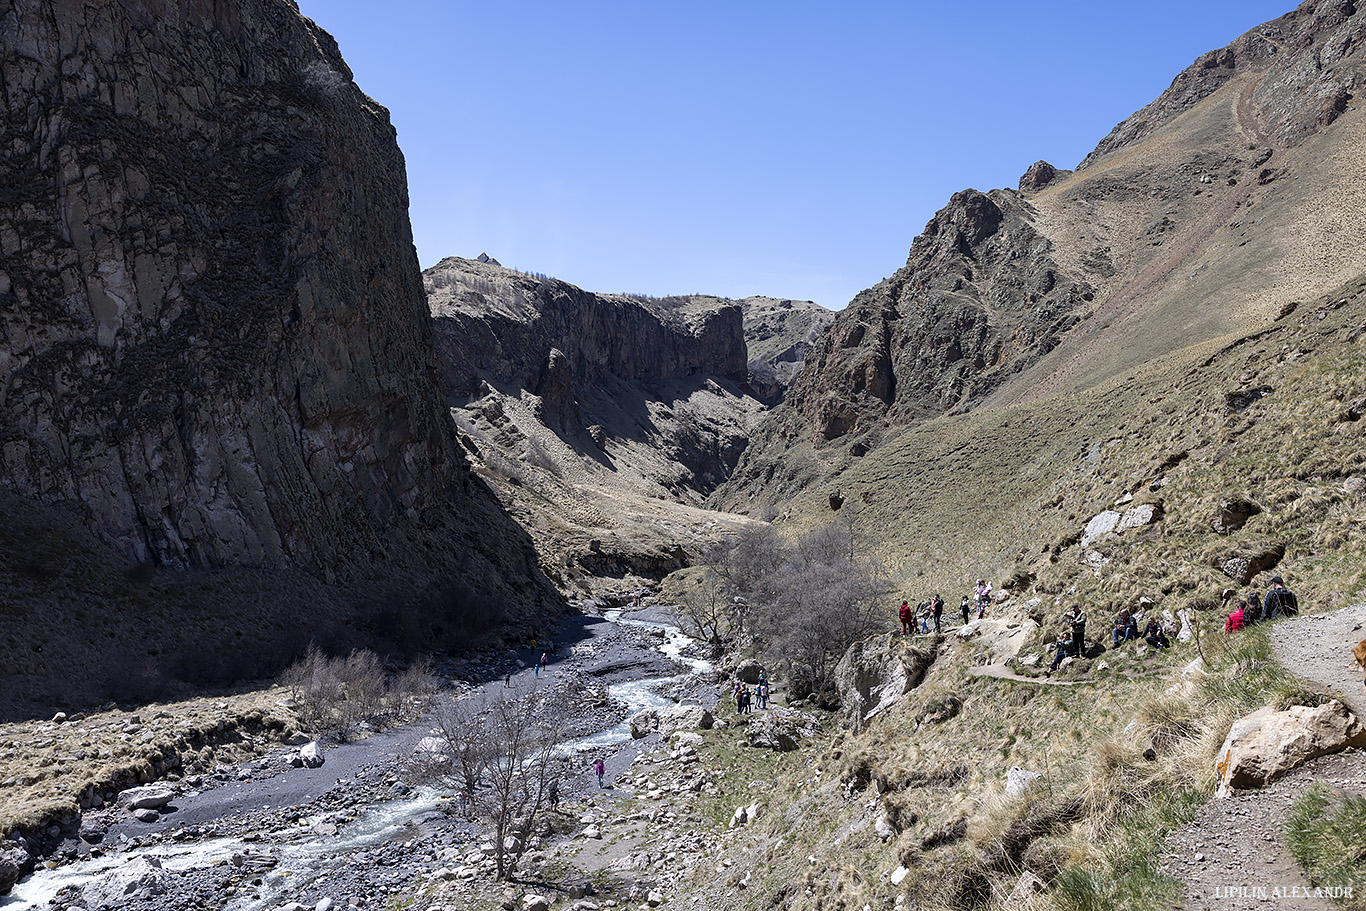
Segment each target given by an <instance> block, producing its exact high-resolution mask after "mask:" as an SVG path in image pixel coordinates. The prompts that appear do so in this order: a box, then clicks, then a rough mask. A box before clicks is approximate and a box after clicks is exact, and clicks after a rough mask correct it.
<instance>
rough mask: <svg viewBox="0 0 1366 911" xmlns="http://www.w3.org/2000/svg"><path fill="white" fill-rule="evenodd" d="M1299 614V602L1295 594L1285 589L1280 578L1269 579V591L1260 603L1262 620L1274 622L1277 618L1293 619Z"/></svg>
mask: <svg viewBox="0 0 1366 911" xmlns="http://www.w3.org/2000/svg"><path fill="white" fill-rule="evenodd" d="M1299 612H1300V602H1299V600H1298V599H1297V598H1296V597H1295V593H1294V592H1292V591H1291V590H1290V589H1288V588H1286V587H1285V580H1284V579H1282V578H1281V577H1280V576H1272V577H1271V590H1270V591H1268V592H1267V593H1266V598H1265V599H1263V601H1262V619H1263V620H1275V619H1277V618H1278V617H1293V616H1295V615H1296V614H1298V613H1299Z"/></svg>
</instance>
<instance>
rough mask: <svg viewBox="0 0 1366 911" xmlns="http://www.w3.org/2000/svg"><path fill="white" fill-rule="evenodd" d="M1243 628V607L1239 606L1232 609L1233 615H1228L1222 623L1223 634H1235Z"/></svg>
mask: <svg viewBox="0 0 1366 911" xmlns="http://www.w3.org/2000/svg"><path fill="white" fill-rule="evenodd" d="M1242 628H1243V606H1242V605H1241V604H1240V605H1238V606H1237V607H1235V608H1234V609H1233V613H1231V614H1229V615H1228V619H1227V620H1225V621H1224V632H1225V633H1236V632H1238V630H1240V629H1242Z"/></svg>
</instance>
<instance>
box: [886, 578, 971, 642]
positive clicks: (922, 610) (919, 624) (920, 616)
mask: <svg viewBox="0 0 1366 911" xmlns="http://www.w3.org/2000/svg"><path fill="white" fill-rule="evenodd" d="M990 604H991V583H990V582H988V581H987V580H986V579H978V580H977V588H976V590H975V591H974V592H973V593H972V594H970V595H964V596H963V600H962V602H961V603H960V604H959V605H958V612H959V613H960V614H962V615H963V625H964V626H967V624H968V623H970V622H972V614H973V611H974V609H975V610H976V613H977V619H978V620H982V619H984V618H985V617H986V615H987V607H988V606H990ZM896 615H897V619H898V620H900V621H901V635H903V636H913V635H915V634H916V633H922V634H925V633H929V632H930V626H931V625H933V626H934V632H936V633H939V632H940V631H941V627H940V622H941V620H942V618H943V616H944V599H943V598H941V597H939V594H938V592H936V593H935V594H933V595H930V597H928V598H926V599H925V600H924V601H921V602H920V603H919V604H918V605H916V606H915V607H911V605H910V602H909V601H902V602H901V607H899V608H898V609H897V612H896Z"/></svg>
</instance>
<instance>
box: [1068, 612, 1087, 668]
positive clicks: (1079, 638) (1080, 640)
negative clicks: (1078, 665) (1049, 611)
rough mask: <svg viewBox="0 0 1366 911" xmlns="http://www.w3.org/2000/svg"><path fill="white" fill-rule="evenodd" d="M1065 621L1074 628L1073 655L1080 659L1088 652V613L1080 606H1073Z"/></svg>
mask: <svg viewBox="0 0 1366 911" xmlns="http://www.w3.org/2000/svg"><path fill="white" fill-rule="evenodd" d="M1063 619H1064V620H1066V621H1067V623H1068V624H1069V625H1070V626H1071V627H1072V655H1073V656H1074V657H1077V658H1080V657H1081V654H1082V652H1084V651H1085V650H1086V611H1085V610H1083V609H1082V606H1081V605H1080V604H1073V605H1072V609H1071V610H1069V611H1068V612H1067V613H1065V614H1063Z"/></svg>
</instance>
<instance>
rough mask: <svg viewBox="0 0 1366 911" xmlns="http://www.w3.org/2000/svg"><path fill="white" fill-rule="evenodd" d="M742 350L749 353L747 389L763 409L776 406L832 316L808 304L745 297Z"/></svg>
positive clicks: (743, 302)
mask: <svg viewBox="0 0 1366 911" xmlns="http://www.w3.org/2000/svg"><path fill="white" fill-rule="evenodd" d="M740 307H741V309H742V310H743V312H744V325H745V346H746V348H747V349H748V351H749V385H750V388H751V389H753V390H754V394H755V395H756V396H757V397H758V398H759V400H760V401H761V402H763V403H764V404H765V405H770V406H772V405H776V404H778V403H779V402H781V401H782V400H783V399H784V398H786V397H787V390H788V388H789V387H790V386H791V385H792V383H793V382H794V381H795V380H796V379H797V377H798V376H800V375H801V372H802V368H803V367H805V366H806V358H807V355H809V354H810V353H811V349H812V348H813V347H814V346H815V345H816V344H817V343H818V342H819V341H820V339H821V336H823V335H825V331H826V330H827V329H829V328H830V323H831V322H833V321H834V319H835V314H834V313H833V312H832V311H830V310H827V309H825V308H824V307H822V306H820V305H819V304H815V303H812V302H811V301H794V300H778V299H777V298H772V297H747V298H745V299H744V300H742V301H740Z"/></svg>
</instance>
